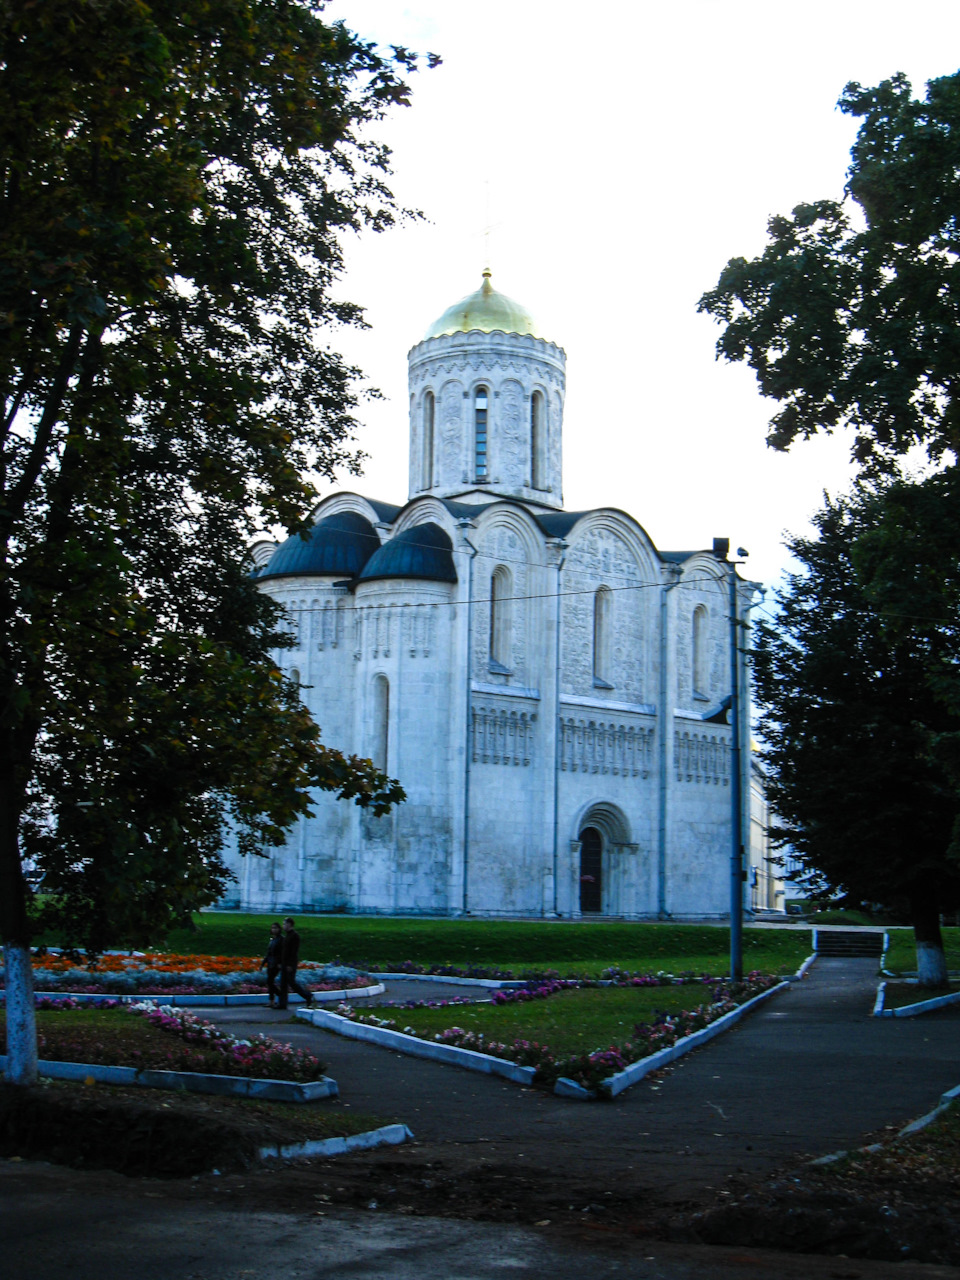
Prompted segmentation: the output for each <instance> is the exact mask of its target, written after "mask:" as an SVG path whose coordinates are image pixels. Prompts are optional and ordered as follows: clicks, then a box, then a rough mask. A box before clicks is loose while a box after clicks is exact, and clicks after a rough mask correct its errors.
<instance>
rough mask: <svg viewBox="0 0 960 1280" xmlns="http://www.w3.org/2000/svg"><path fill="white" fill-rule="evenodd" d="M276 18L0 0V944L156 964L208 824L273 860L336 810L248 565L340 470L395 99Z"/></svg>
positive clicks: (353, 57) (386, 201) (139, 0)
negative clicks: (319, 809)
mask: <svg viewBox="0 0 960 1280" xmlns="http://www.w3.org/2000/svg"><path fill="white" fill-rule="evenodd" d="M414 62H415V59H414V58H413V56H412V55H410V54H409V53H407V52H406V51H405V50H402V49H399V50H394V53H393V55H392V57H389V58H384V57H381V56H380V55H379V54H378V53H377V52H376V50H375V49H374V48H373V47H372V46H370V45H368V44H365V43H363V42H362V41H360V40H358V39H357V38H356V37H355V36H353V35H351V34H350V33H349V32H348V31H347V30H346V29H345V28H344V27H343V26H342V25H340V24H333V25H327V24H325V23H324V22H322V21H321V19H320V17H319V16H318V13H317V11H316V9H315V7H314V6H311V5H309V4H306V3H296V2H293V0H176V2H174V0H146V2H145V0H45V3H43V4H34V3H28V2H27V0H11V2H10V3H6V4H4V5H3V6H2V7H0V450H2V456H0V485H2V495H0V615H2V616H0V708H2V714H0V795H2V796H3V806H4V808H3V818H2V821H0V929H2V933H3V937H4V939H5V940H6V941H14V940H15V941H19V942H21V943H22V942H23V941H25V940H26V938H27V937H28V936H29V931H30V927H29V924H28V920H27V916H26V911H25V902H24V886H23V881H22V878H21V872H20V865H21V864H20V855H21V854H22V855H23V856H24V857H26V858H27V859H28V860H29V861H30V863H31V864H32V865H33V866H34V867H35V868H36V869H37V870H38V871H39V872H41V873H42V874H43V876H44V880H43V886H44V891H45V901H44V903H43V905H42V907H41V913H40V915H41V924H42V925H46V926H50V927H55V928H56V929H58V931H59V932H60V934H61V935H62V936H63V938H64V940H65V941H69V942H71V943H74V942H75V943H82V944H84V945H87V946H91V947H93V948H97V947H100V946H103V945H104V944H105V942H106V941H107V940H108V939H109V940H111V941H121V940H122V941H124V942H129V943H146V942H148V941H150V940H152V939H156V938H158V937H160V936H162V935H163V933H164V932H165V931H166V929H167V928H168V927H169V926H170V925H171V924H172V923H174V922H176V921H177V920H182V919H184V918H185V917H186V915H187V914H188V913H189V911H190V910H191V909H196V908H197V907H199V906H202V905H204V904H206V903H209V902H212V901H214V900H216V898H217V897H218V896H219V894H220V892H221V891H222V888H223V884H224V879H225V876H226V871H225V868H224V866H223V863H222V861H221V859H220V842H221V832H222V829H223V822H224V820H229V821H230V822H231V823H232V825H233V827H234V829H235V830H236V832H237V834H238V838H239V840H240V845H241V848H242V849H244V850H245V851H248V852H255V851H257V850H259V849H260V848H261V847H262V846H263V845H270V844H276V843H278V842H279V841H280V840H282V838H283V833H284V831H285V829H287V828H288V827H289V825H290V824H291V822H292V821H293V820H294V819H295V818H296V817H297V816H298V814H301V813H304V812H306V811H307V809H308V807H309V789H312V788H317V789H326V790H332V791H335V792H337V793H338V794H340V795H341V796H343V797H345V798H353V799H355V800H356V802H357V803H359V804H363V805H370V806H372V808H373V810H374V812H377V813H382V812H384V811H385V810H386V809H388V808H389V807H390V805H391V804H393V803H395V802H397V801H398V800H400V799H402V791H401V790H400V788H399V786H398V785H397V784H396V783H391V782H390V780H389V779H387V778H386V777H384V776H383V775H382V774H380V773H378V772H377V771H376V770H375V769H374V768H373V766H372V765H371V763H370V762H369V761H366V760H357V759H346V758H344V757H343V756H342V755H341V754H340V753H339V752H337V751H335V750H333V749H330V748H326V747H324V746H322V745H321V743H320V740H319V736H318V731H317V729H316V728H315V726H314V725H313V724H312V723H311V722H310V720H309V717H308V716H307V715H306V714H305V712H304V711H303V710H302V709H301V708H300V706H299V703H298V700H297V696H296V692H295V690H293V689H292V688H291V687H289V686H287V685H285V684H284V682H283V681H282V680H281V679H280V677H279V676H278V674H277V672H276V670H275V664H274V661H273V659H272V657H271V653H272V651H274V650H276V649H277V648H278V647H281V646H283V645H285V644H286V643H288V640H287V638H286V636H285V634H284V632H283V630H282V624H281V620H280V617H279V614H278V610H277V609H276V607H275V606H274V605H273V604H272V603H271V602H270V601H269V600H267V599H266V597H264V596H263V595H262V594H260V593H258V592H257V591H256V590H255V588H254V586H253V583H252V582H251V580H250V578H249V576H248V574H247V572H246V570H245V568H244V565H243V555H244V547H245V545H246V542H247V539H248V538H249V536H250V534H251V532H252V531H253V530H254V529H256V528H262V527H264V525H265V524H266V525H270V524H277V523H279V524H282V525H285V526H286V527H287V528H289V529H290V530H292V531H294V530H296V529H299V528H302V527H304V522H305V519H306V517H307V515H308V512H309V508H310V505H311V502H312V499H313V498H314V496H315V490H314V487H313V483H312V481H311V479H310V476H317V475H321V476H326V477H331V476H332V475H333V474H334V472H335V470H336V469H337V468H338V467H341V466H348V467H353V468H356V466H357V464H358V460H359V455H358V454H356V453H355V452H354V451H353V449H352V445H351V436H352V432H353V429H354V418H353V416H352V414H353V410H354V408H355V405H356V402H357V393H356V390H355V385H354V384H355V377H356V371H355V370H353V369H351V368H349V367H347V366H346V365H345V364H344V363H343V361H342V360H341V358H340V357H339V356H338V355H337V354H336V353H335V352H333V351H331V350H330V349H329V348H328V347H327V346H326V345H325V341H324V329H325V328H326V327H329V325H330V324H332V323H354V322H357V323H359V322H361V316H360V313H359V311H358V309H357V308H356V307H354V306H352V305H351V304H348V303H343V302H338V301H334V300H333V299H332V298H331V291H330V287H331V283H332V281H333V280H334V278H335V276H336V275H337V272H338V271H339V269H340V267H341V265H342V249H341V240H342V237H343V236H344V235H345V234H347V233H351V232H357V231H359V230H361V229H362V228H364V227H369V228H373V229H374V230H380V229H382V228H384V227H386V226H389V225H390V224H391V222H392V221H393V219H394V216H395V209H394V205H393V201H392V197H391V195H390V192H389V191H388V190H387V188H386V186H385V185H384V182H383V178H384V175H385V173H386V171H387V168H388V160H389V157H388V153H387V151H386V149H385V148H384V147H383V146H381V145H380V144H378V143H376V142H375V141H372V140H371V139H370V138H369V137H368V136H367V129H368V126H370V125H371V124H372V123H374V122H375V121H377V120H378V119H379V118H380V117H381V116H382V114H383V113H384V111H385V110H386V109H387V108H388V107H390V106H392V105H396V104H403V103H405V102H406V100H407V95H408V91H407V86H406V84H405V82H404V80H403V79H402V78H401V77H402V72H403V70H404V68H410V67H412V65H413V63H414Z"/></svg>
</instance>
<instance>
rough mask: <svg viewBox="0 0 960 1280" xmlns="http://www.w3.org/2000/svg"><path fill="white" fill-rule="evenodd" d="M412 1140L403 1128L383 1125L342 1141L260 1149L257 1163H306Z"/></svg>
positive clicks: (312, 1141)
mask: <svg viewBox="0 0 960 1280" xmlns="http://www.w3.org/2000/svg"><path fill="white" fill-rule="evenodd" d="M412 1137H413V1133H412V1131H411V1130H410V1129H408V1128H407V1126H406V1125H405V1124H385V1125H383V1126H382V1127H381V1128H379V1129H367V1130H366V1132H365V1133H351V1134H350V1135H349V1136H348V1137H346V1138H313V1139H311V1140H310V1141H308V1142H291V1143H288V1144H287V1145H286V1146H276V1147H274V1146H270V1147H261V1148H260V1150H259V1151H258V1152H257V1155H258V1156H259V1158H260V1159H261V1160H306V1159H309V1158H312V1157H315V1156H342V1155H346V1153H347V1152H348V1151H369V1150H370V1149H371V1148H373V1147H384V1146H390V1147H395V1146H399V1145H400V1143H402V1142H407V1141H409V1140H410V1139H411V1138H412Z"/></svg>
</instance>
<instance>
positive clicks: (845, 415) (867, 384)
mask: <svg viewBox="0 0 960 1280" xmlns="http://www.w3.org/2000/svg"><path fill="white" fill-rule="evenodd" d="M839 106H840V109H841V110H842V111H844V112H846V113H847V114H848V115H850V116H853V117H855V118H856V119H859V120H861V121H862V123H861V125H860V128H859V131H858V133H857V139H856V142H855V144H854V146H853V149H852V152H851V164H850V168H849V170H848V175H847V185H846V193H847V196H848V197H849V199H848V200H845V201H843V202H837V201H833V200H819V201H816V202H814V203H811V204H801V205H798V206H797V208H795V209H794V210H793V213H792V215H791V216H790V217H785V216H777V217H773V218H771V219H770V222H769V224H768V231H769V237H770V240H769V244H768V245H767V248H766V249H765V250H764V252H763V254H762V255H761V256H760V257H759V258H755V259H753V260H752V261H747V260H746V259H744V258H733V259H731V261H730V262H728V264H727V266H726V267H725V268H724V270H723V273H722V274H721V276H720V280H719V282H718V283H717V285H716V287H715V288H714V289H712V290H710V291H709V292H708V293H705V294H704V295H703V297H702V298H701V300H700V306H699V309H700V310H701V311H705V312H707V313H708V314H710V315H712V316H714V317H715V318H716V319H717V320H718V321H720V322H721V323H722V324H723V325H724V331H723V333H722V335H721V337H720V339H719V342H718V344H717V351H718V354H720V355H722V356H724V357H725V358H726V359H728V360H731V361H746V362H747V363H748V364H749V366H750V367H751V368H752V369H753V370H754V372H755V373H756V376H757V381H758V383H759V386H760V390H761V392H762V393H763V394H764V395H765V396H769V397H771V398H772V399H775V400H778V401H780V403H781V407H780V409H779V410H778V411H777V413H776V414H775V415H774V416H773V418H772V419H771V423H770V430H769V433H768V437H767V439H768V443H769V444H770V445H771V446H772V447H773V448H775V449H779V450H785V449H787V448H788V447H789V446H790V445H791V444H792V443H793V442H794V441H795V440H796V439H797V438H798V437H799V438H802V439H806V438H809V437H810V436H812V435H815V434H816V433H817V432H819V431H827V432H829V431H833V430H834V429H836V428H838V427H851V428H852V429H853V430H854V432H855V433H856V435H855V441H854V445H853V456H854V458H855V460H856V461H858V462H859V463H860V464H862V465H863V466H864V467H865V468H867V469H868V470H869V471H873V472H878V471H882V470H885V469H889V468H890V467H891V465H892V463H893V462H894V461H895V459H897V458H898V457H900V456H902V455H903V454H904V453H906V452H907V451H908V450H909V449H910V448H911V447H912V446H914V445H917V444H922V445H924V446H925V447H926V449H927V450H928V452H929V454H930V456H931V457H932V458H934V459H940V458H947V459H955V458H956V457H957V456H958V453H960V449H958V444H960V222H958V219H960V73H957V74H956V75H951V76H944V77H942V78H940V79H937V80H932V81H931V82H930V83H929V84H928V86H927V93H926V97H925V98H924V99H923V100H918V99H915V98H913V96H912V91H911V86H910V83H909V82H908V81H907V79H906V78H905V77H904V76H903V75H896V76H893V77H892V78H891V79H890V80H885V81H884V82H883V83H882V84H880V85H878V86H877V87H876V88H863V87H862V86H860V85H859V84H849V85H847V87H846V89H845V90H844V93H843V96H842V97H841V99H840V103H839ZM851 202H852V203H853V205H855V206H856V208H852V207H851Z"/></svg>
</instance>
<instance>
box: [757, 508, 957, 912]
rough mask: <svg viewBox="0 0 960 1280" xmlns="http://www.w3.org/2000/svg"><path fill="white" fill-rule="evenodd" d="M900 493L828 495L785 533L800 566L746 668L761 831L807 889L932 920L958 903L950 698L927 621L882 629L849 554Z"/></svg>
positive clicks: (856, 552) (875, 532)
mask: <svg viewBox="0 0 960 1280" xmlns="http://www.w3.org/2000/svg"><path fill="white" fill-rule="evenodd" d="M902 492H903V490H902V488H900V489H898V490H897V492H896V493H895V495H894V498H893V499H891V498H890V495H889V491H888V490H887V489H886V488H885V487H882V486H881V487H880V488H877V489H874V490H872V491H868V490H864V489H860V490H858V491H857V492H855V494H854V495H853V496H852V497H849V498H844V499H840V500H838V501H835V502H829V501H828V502H827V504H826V506H825V507H824V509H823V510H822V511H820V512H819V513H818V514H817V515H816V517H815V519H814V524H815V527H816V530H817V536H816V537H813V538H793V539H791V540H790V541H789V543H788V547H789V550H790V551H791V552H792V553H793V555H794V556H795V557H796V558H797V560H798V561H799V562H800V565H801V566H802V570H801V571H800V572H798V573H795V574H792V575H791V576H790V577H789V578H788V579H787V583H786V586H785V587H784V588H783V590H781V591H780V592H779V593H778V605H779V609H778V614H777V618H776V621H773V622H768V621H765V620H761V621H760V623H759V624H758V626H757V641H756V652H755V655H754V677H755V688H756V693H757V701H758V704H759V706H760V708H761V710H762V713H763V717H764V721H763V733H764V739H765V742H766V748H765V751H764V759H765V762H766V764H767V767H768V770H769V783H768V787H769V797H770V802H771V807H772V809H773V811H774V812H775V814H776V818H775V821H774V824H773V827H772V834H773V836H774V839H775V841H776V842H777V843H779V844H781V845H787V846H790V847H791V848H792V850H793V851H794V852H795V853H796V854H797V855H798V857H799V858H800V860H801V862H802V864H803V865H804V868H805V870H806V874H807V884H808V887H809V888H812V889H814V890H819V891H821V892H827V891H841V892H844V893H848V894H851V895H853V896H854V897H856V898H859V899H861V900H864V901H869V902H878V903H882V904H884V905H886V906H888V907H891V908H893V909H897V910H905V911H910V912H911V913H912V914H913V917H914V921H915V923H916V922H917V921H918V920H925V919H927V920H928V919H929V918H930V917H931V916H932V918H933V920H934V922H935V921H936V918H937V913H939V912H940V911H944V910H950V909H952V908H955V907H956V906H957V905H960V859H958V858H957V855H956V849H957V844H956V834H957V832H956V823H957V819H958V816H960V786H958V782H960V774H958V773H957V772H956V771H955V770H953V769H952V768H951V762H950V760H949V759H948V758H947V757H946V756H945V754H944V746H945V744H948V743H950V742H951V741H955V740H956V739H957V735H958V734H960V703H957V704H955V705H954V706H952V707H951V706H949V705H947V704H946V703H945V702H944V700H943V699H942V697H941V696H940V694H939V690H938V689H937V688H936V687H935V684H934V683H933V682H931V679H930V676H931V673H932V672H935V671H936V669H937V666H938V664H939V663H940V661H941V659H942V656H943V655H942V652H941V650H942V647H943V646H942V637H941V633H940V629H939V628H938V625H937V623H936V621H935V620H933V621H931V620H930V619H929V618H927V617H925V616H923V615H921V614H918V613H917V612H916V611H914V612H913V613H912V614H911V620H910V623H909V626H908V629H907V630H906V631H904V630H903V629H902V628H900V627H895V628H891V627H890V626H889V625H888V623H887V622H885V620H884V618H883V616H882V614H881V611H880V609H879V608H878V606H877V602H876V600H875V599H874V598H873V597H872V595H871V588H870V587H869V585H867V583H866V582H865V579H864V574H863V571H862V566H861V565H860V564H859V561H860V559H861V558H862V556H863V555H864V554H865V551H864V548H868V547H871V546H873V547H874V553H873V554H874V555H876V543H875V541H874V540H875V539H876V538H877V537H879V536H881V535H882V534H883V533H884V531H885V530H886V529H887V526H888V522H889V521H890V520H891V519H892V518H895V517H894V516H893V514H892V513H893V512H895V510H896V503H897V501H899V500H900V498H901V497H902ZM940 616H942V615H940Z"/></svg>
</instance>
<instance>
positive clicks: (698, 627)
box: [691, 604, 709, 699]
mask: <svg viewBox="0 0 960 1280" xmlns="http://www.w3.org/2000/svg"><path fill="white" fill-rule="evenodd" d="M691 651H692V652H691V666H692V668H693V672H692V674H693V696H694V697H695V698H703V699H706V698H707V685H708V683H709V681H708V680H707V610H706V606H705V605H702V604H698V605H697V607H696V609H694V611H693V635H692V637H691Z"/></svg>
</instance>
